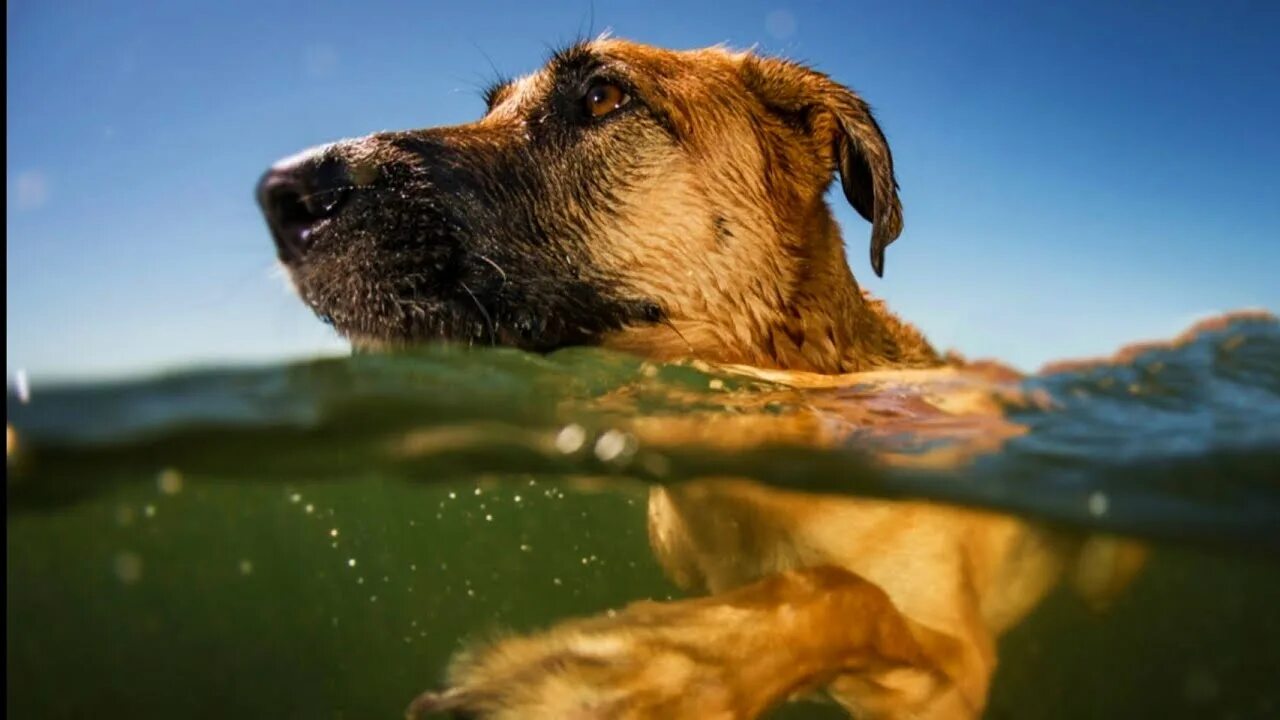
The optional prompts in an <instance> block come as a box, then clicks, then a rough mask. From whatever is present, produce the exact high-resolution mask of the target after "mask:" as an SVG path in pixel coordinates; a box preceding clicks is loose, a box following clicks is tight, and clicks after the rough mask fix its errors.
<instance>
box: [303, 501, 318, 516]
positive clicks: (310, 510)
mask: <svg viewBox="0 0 1280 720" xmlns="http://www.w3.org/2000/svg"><path fill="white" fill-rule="evenodd" d="M303 509H304V510H305V511H306V513H307V514H308V515H310V514H311V513H313V512H315V511H316V506H315V505H312V504H311V503H307V506H306V507H305V508H303Z"/></svg>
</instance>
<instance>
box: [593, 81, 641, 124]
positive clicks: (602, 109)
mask: <svg viewBox="0 0 1280 720" xmlns="http://www.w3.org/2000/svg"><path fill="white" fill-rule="evenodd" d="M630 99H631V98H630V97H629V96H628V95H627V94H626V93H625V92H623V91H622V88H620V87H618V86H617V85H614V84H613V83H597V84H595V85H592V86H591V89H590V90H588V91H587V94H586V97H584V98H582V103H583V106H584V107H586V110H587V114H588V115H590V116H591V117H593V118H598V117H604V116H605V115H608V114H609V113H611V112H613V111H614V110H617V109H618V108H620V107H622V106H623V105H626V104H627V101H629V100H630Z"/></svg>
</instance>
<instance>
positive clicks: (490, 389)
mask: <svg viewBox="0 0 1280 720" xmlns="http://www.w3.org/2000/svg"><path fill="white" fill-rule="evenodd" d="M7 406H8V407H7V413H8V421H9V426H10V442H11V448H10V455H9V468H8V469H9V473H8V482H7V499H8V509H7V520H8V525H7V533H8V552H7V556H8V569H7V581H8V592H7V599H8V603H7V610H6V613H7V616H6V620H7V625H8V633H7V637H8V640H7V653H8V655H7V659H8V676H7V679H8V686H9V692H8V694H7V700H6V705H7V708H8V710H9V711H10V712H11V713H14V714H15V716H16V717H32V718H37V717H38V718H46V717H53V718H78V717H86V716H105V717H116V716H120V717H125V716H130V717H172V716H176V715H177V716H189V717H308V718H311V717H328V718H336V717H345V718H366V717H369V718H372V717H399V716H400V713H401V712H402V710H403V707H404V704H405V702H406V701H407V700H408V699H409V698H411V697H412V696H414V695H415V694H416V693H417V692H419V691H420V690H422V689H423V688H425V687H427V686H430V685H433V684H435V683H437V682H438V681H439V680H440V677H441V672H442V668H443V665H444V663H445V662H446V661H447V659H448V657H449V655H450V654H451V653H452V652H453V651H454V650H456V649H457V647H458V646H459V643H460V642H462V641H464V640H465V639H467V638H472V637H476V636H477V635H483V634H484V633H486V632H491V631H494V630H501V629H517V630H528V629H534V628H538V627H543V626H545V625H547V624H548V623H551V622H553V621H555V620H557V619H561V618H564V617H567V616H570V615H576V614H587V613H594V612H599V611H601V610H604V609H607V608H613V607H619V606H621V605H624V604H626V603H627V602H630V601H632V600H635V599H639V598H667V597H677V596H679V593H678V591H677V590H676V589H675V588H674V587H673V586H672V585H670V583H669V582H668V581H667V580H665V579H664V578H663V576H662V574H661V572H660V570H659V569H658V567H657V565H656V563H655V562H654V560H653V559H652V558H651V557H650V554H649V550H648V544H647V538H646V535H645V502H646V493H647V487H648V484H650V483H677V482H681V481H683V480H687V479H690V478H695V477H700V476H706V475H741V476H747V477H752V478H755V479H757V480H760V481H762V482H766V483H771V484H774V485H777V486H781V487H788V488H795V489H800V490H807V491H814V492H823V493H846V494H857V495H868V496H876V497H886V498H899V497H906V498H930V499H935V500H939V501H945V502H953V503H960V504H966V505H973V506H980V507H987V508H992V509H997V510H1001V511H1006V512H1011V513H1016V514H1019V515H1022V516H1025V517H1028V518H1033V519H1035V520H1036V521H1040V522H1047V523H1051V524H1053V525H1055V526H1058V527H1061V528H1063V529H1066V530H1069V531H1072V532H1080V533H1119V534H1125V535H1131V536H1134V537H1140V538H1144V539H1146V540H1148V541H1150V542H1152V543H1153V547H1154V548H1155V552H1154V554H1153V557H1152V560H1151V562H1150V565H1149V567H1148V568H1147V570H1146V571H1145V572H1144V573H1143V574H1142V575H1141V576H1140V577H1139V579H1138V580H1137V581H1136V582H1135V584H1134V585H1133V587H1132V588H1131V589H1130V591H1129V592H1128V593H1126V594H1125V595H1123V596H1122V597H1121V598H1120V599H1119V600H1118V601H1117V602H1116V604H1115V606H1114V607H1113V608H1112V609H1111V610H1110V612H1108V613H1106V614H1104V615H1097V614H1095V613H1093V612H1092V611H1090V610H1088V609H1087V608H1086V607H1085V605H1084V604H1083V603H1082V602H1081V601H1080V600H1079V599H1078V598H1077V597H1076V596H1074V595H1073V594H1071V593H1070V592H1067V591H1061V592H1057V593H1055V594H1054V595H1053V596H1051V597H1050V598H1049V599H1048V600H1046V602H1045V603H1044V604H1043V605H1042V606H1041V607H1040V608H1039V609H1038V610H1037V611H1036V612H1035V613H1034V614H1033V616H1032V617H1031V618H1030V619H1029V620H1028V621H1027V622H1025V623H1023V624H1022V625H1021V626H1019V627H1018V628H1016V629H1015V630H1014V631H1013V632H1012V633H1011V634H1010V635H1009V636H1008V637H1006V638H1005V639H1004V640H1003V641H1002V643H1001V653H1002V663H1001V667H1000V670H999V672H998V675H997V679H996V686H995V689H994V691H993V697H992V703H991V709H990V711H989V713H988V715H989V716H990V717H998V718H1078V717H1115V718H1127V717H1197V718H1200V717H1222V718H1254V717H1257V718H1262V717H1274V716H1276V715H1277V714H1278V713H1280V689H1277V687H1276V684H1275V678H1276V677H1280V471H1278V470H1277V468H1280V327H1278V326H1277V324H1276V323H1275V321H1274V320H1270V319H1266V318H1261V317H1253V318H1249V317H1243V318H1237V319H1235V320H1233V321H1230V322H1226V321H1220V322H1216V323H1209V324H1207V325H1205V326H1204V327H1203V328H1201V329H1200V330H1199V331H1198V332H1196V333H1195V334H1194V335H1192V336H1188V337H1186V338H1183V339H1182V341H1181V342H1178V343H1174V344H1171V345H1167V346H1157V347H1150V348H1147V349H1145V350H1133V351H1131V352H1129V353H1126V354H1124V355H1123V356H1120V357H1118V358H1115V359H1114V361H1113V362H1108V363H1100V364H1094V365H1081V366H1073V367H1063V368H1059V369H1058V371H1057V372H1054V373H1051V374H1047V375H1043V376H1038V377H1033V378H1029V379H1025V380H1013V379H1009V378H1003V377H1000V376H998V374H989V375H981V376H977V375H974V374H970V375H966V374H952V375H947V374H937V373H935V374H925V375H912V374H910V373H907V374H901V373H898V374H895V373H888V374H871V375H866V376H860V377H857V378H841V379H838V380H830V379H821V378H812V377H799V376H796V377H782V376H775V375H771V374H768V373H743V372H736V371H734V370H732V369H724V368H721V369H713V368H709V367H705V366H701V365H698V364H696V363H694V364H682V365H655V364H652V363H647V362H644V361H641V360H639V359H636V358H632V357H629V356H624V355H618V354H612V353H608V352H604V351H600V350H596V349H573V350H567V351H562V352H559V353H555V354H553V355H550V356H536V355H530V354H526V353H522V352H518V351H512V350H504V349H491V348H483V349H481V348H474V349H464V348H448V347H437V348H429V349H425V350H422V351H418V352H414V353H412V354H405V355H397V356H372V355H361V356H354V357H350V358H342V359H326V360H318V361H314V362H308V363H300V364H290V365H279V366H271V367H261V368H255V369H234V370H232V369H222V370H219V369H214V370H204V371H197V372H184V373H179V374H172V375H167V376H163V377H158V378H152V379H146V380H140V381H133V382H124V383H101V384H91V385H79V386H62V387H46V388H42V387H39V386H37V387H36V388H35V389H34V391H33V393H32V395H31V397H30V398H29V400H28V401H26V402H23V401H22V400H20V399H19V398H17V397H15V396H13V395H12V394H11V395H10V396H9V398H8V403H7ZM993 407H994V408H996V409H997V410H998V412H997V413H994V414H993V413H992V412H989V411H990V410H991V408H993ZM939 408H941V410H940V409H939ZM975 409H976V410H975ZM993 418H994V420H993ZM778 715H779V716H781V717H797V718H798V717H840V715H839V714H838V713H835V712H834V711H833V710H832V709H831V708H829V707H823V706H821V705H814V704H805V705H798V706H794V707H791V708H789V709H786V710H783V711H781V712H780V713H778Z"/></svg>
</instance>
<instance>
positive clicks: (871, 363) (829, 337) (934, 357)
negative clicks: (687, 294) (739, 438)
mask: <svg viewBox="0 0 1280 720" xmlns="http://www.w3.org/2000/svg"><path fill="white" fill-rule="evenodd" d="M823 210H824V212H820V213H816V214H815V215H814V216H813V220H812V222H811V223H810V224H809V227H807V228H806V229H805V231H806V238H805V241H804V243H803V245H802V247H803V248H804V249H805V255H804V256H803V257H802V258H800V259H799V260H798V261H797V262H796V263H795V268H796V274H795V277H794V278H793V281H792V283H791V288H792V290H791V292H790V294H789V295H787V296H786V297H785V298H784V305H783V307H782V310H781V312H780V313H778V320H777V325H776V330H775V331H774V333H773V335H774V337H773V340H774V342H773V345H774V348H775V350H774V355H775V358H776V359H775V362H776V363H777V365H778V367H781V368H784V369H790V370H808V371H813V372H821V373H840V372H859V371H864V370H874V369H882V368H912V367H932V366H936V365H939V364H941V363H942V360H941V358H940V357H939V355H938V353H937V352H936V351H935V350H934V349H933V347H932V346H931V345H930V344H929V342H928V341H927V340H926V339H925V337H924V335H923V334H922V333H921V332H920V331H919V330H917V329H916V328H915V327H914V326H912V325H910V324H908V323H905V322H903V321H902V320H900V319H899V318H898V317H897V316H896V315H894V314H893V313H892V312H890V311H889V309H888V308H887V307H886V306H885V303H884V301H882V300H879V299H877V298H875V297H873V296H872V295H871V294H870V293H867V292H865V291H863V290H861V289H860V288H859V287H858V283H857V281H855V280H854V278H853V273H852V272H850V270H849V264H848V260H847V259H846V257H845V251H844V241H843V240H842V238H841V235H840V229H839V226H838V225H837V224H836V223H835V221H834V219H833V218H832V217H831V214H830V211H829V210H828V209H827V208H826V207H825V206H824V207H823Z"/></svg>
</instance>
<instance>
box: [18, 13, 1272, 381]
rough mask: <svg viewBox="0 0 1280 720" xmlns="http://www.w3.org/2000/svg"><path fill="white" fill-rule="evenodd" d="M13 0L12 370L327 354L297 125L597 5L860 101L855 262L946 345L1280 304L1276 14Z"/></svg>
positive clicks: (479, 69)
mask: <svg viewBox="0 0 1280 720" xmlns="http://www.w3.org/2000/svg"><path fill="white" fill-rule="evenodd" d="M1139 6H1145V7H1146V8H1147V9H1142V8H1140V7H1139ZM7 8H8V9H7V12H8V51H7V52H8V57H7V59H8V63H7V65H8V70H7V72H8V77H7V79H8V91H7V92H8V95H7V100H8V116H7V120H8V137H7V149H8V161H7V167H6V200H7V211H6V218H5V220H6V231H7V237H8V243H7V247H6V255H7V271H6V272H7V280H8V284H7V296H6V298H7V301H8V306H7V307H8V309H7V315H6V319H7V321H8V323H7V325H8V327H7V330H6V347H7V354H6V362H7V369H8V371H9V372H10V373H12V372H14V371H16V370H17V369H18V368H25V369H26V371H27V372H28V373H29V374H30V375H31V376H32V377H34V378H37V379H39V378H54V377H100V376H104V375H110V376H115V375H121V374H139V373H145V372H151V371H154V370H156V369H160V368H175V367H183V366H187V365H191V364H209V363H214V362H230V361H237V362H238V361H261V360H267V359H274V358H283V357H300V356H308V355H314V354H316V353H335V352H341V351H342V349H343V347H344V345H343V344H342V343H341V342H340V341H339V340H338V339H337V338H335V337H334V336H333V335H332V333H331V331H330V329H329V328H327V327H325V326H323V325H321V324H320V323H319V322H318V321H316V320H315V319H314V318H313V317H312V316H311V315H310V313H309V312H308V311H307V310H305V309H304V308H303V307H302V305H301V303H299V302H298V301H297V300H296V299H295V298H293V297H292V296H290V295H289V294H288V292H287V291H286V290H285V289H284V283H283V282H282V281H281V279H280V278H279V277H278V276H276V275H275V274H273V271H272V268H273V264H274V256H273V248H272V246H271V242H270V240H269V238H268V236H267V233H266V230H265V227H264V225H263V223H262V220H261V219H260V217H259V215H258V213H257V209H256V207H255V205H254V203H253V200H252V189H253V185H254V182H255V181H256V179H257V177H258V175H259V174H260V173H261V172H262V171H263V170H264V169H265V168H266V166H267V165H268V164H269V163H271V162H272V161H273V160H275V159H277V158H279V157H281V156H283V155H286V154H290V153H292V152H294V151H296V150H299V149H301V148H304V147H307V146H310V145H313V144H316V143H320V142H325V141H329V140H334V139H338V138H342V137H350V136H357V135H363V134H365V133H369V132H373V131H377V130H389V129H404V128H411V127H424V126H430V125H438V124H452V123H459V122H466V121H468V120H471V119H474V118H476V117H478V116H479V114H480V113H481V112H482V108H483V102H482V101H481V100H480V97H479V91H478V88H480V87H482V86H483V85H484V84H485V82H486V81H487V80H488V79H490V78H491V77H492V76H493V74H494V72H493V69H492V68H493V67H496V68H497V69H498V70H499V71H501V72H502V73H504V74H520V73H523V72H526V71H529V70H531V69H533V68H535V67H536V66H537V65H539V64H540V63H541V61H542V60H543V58H544V56H545V55H546V52H547V48H548V47H549V46H554V45H556V44H558V43H561V42H563V41H566V40H569V39H572V38H573V37H574V36H576V35H577V34H579V33H580V32H585V31H587V30H588V29H589V28H590V24H591V21H592V17H594V29H595V30H597V31H598V30H601V29H604V28H611V29H612V30H613V31H614V32H615V33H616V34H618V35H622V36H624V37H629V38H632V39H636V40H641V41H644V42H649V43H653V44H658V45H665V46H669V47H695V46H702V45H709V44H714V43H719V42H728V43H730V44H732V45H735V46H743V47H745V46H750V45H753V44H759V47H760V48H761V49H762V50H764V51H767V52H772V53H779V54H784V55H788V56H791V57H793V58H797V59H803V60H806V61H808V62H810V63H812V64H814V65H816V66H817V67H818V68H820V69H822V70H825V71H827V72H828V73H830V74H831V75H833V76H834V77H835V78H837V79H838V80H840V81H842V82H845V83H846V84H848V85H850V86H852V87H853V88H855V89H856V90H858V91H859V92H860V93H862V94H863V96H864V97H866V98H867V99H868V100H869V101H870V102H871V103H872V105H873V106H874V107H875V108H876V109H877V112H878V116H879V118H880V121H881V124H882V126H883V127H884V128H885V131H886V134H887V135H888V137H889V140H890V143H891V145H892V147H893V150H894V154H895V158H896V160H897V169H898V177H899V181H900V182H901V184H902V198H903V203H904V206H905V213H906V215H905V217H906V230H905V233H904V234H903V236H902V237H901V238H900V239H899V240H898V242H897V243H895V244H894V245H893V246H892V247H891V248H890V250H889V256H888V262H887V272H886V277H885V279H884V280H878V279H876V278H875V277H874V276H873V274H872V273H871V272H870V268H869V267H868V264H867V261H866V242H867V236H868V226H867V225H866V224H865V223H864V222H863V221H862V220H861V219H860V218H858V217H857V216H856V214H855V213H854V212H853V211H852V210H851V209H850V208H848V207H847V206H845V205H844V204H843V203H842V202H839V203H837V202H836V200H838V199H839V197H840V196H839V193H838V192H837V193H835V194H834V195H833V196H832V201H833V205H835V206H836V208H837V210H836V212H837V216H838V218H839V219H840V221H841V222H842V224H843V225H844V227H845V237H846V241H847V242H848V244H849V246H850V258H851V264H852V267H853V270H854V273H855V275H856V276H857V277H858V279H859V281H860V282H862V283H863V284H864V286H866V287H868V288H870V289H871V290H873V291H874V292H876V293H878V294H880V295H882V296H884V297H886V298H887V299H888V300H889V302H890V303H891V305H892V306H893V307H894V308H895V309H896V310H898V311H899V312H900V313H901V314H902V315H903V316H904V317H906V318H908V319H910V320H912V321H914V322H916V323H918V324H919V325H921V326H922V327H923V328H924V330H925V331H926V332H927V333H928V334H929V335H930V337H931V338H932V339H933V340H934V341H935V342H936V343H937V344H938V345H940V346H942V347H951V348H956V349H958V350H960V351H961V352H964V353H965V354H967V355H971V356H995V357H999V358H1003V359H1006V360H1009V361H1012V362H1014V363H1016V364H1018V365H1020V366H1022V367H1024V368H1028V369H1034V368H1035V367H1037V366H1038V365H1039V364H1040V363H1042V362H1044V361H1046V360H1049V359H1053V358H1059V357H1067V356H1078V355H1090V354H1096V353H1102V352H1108V351H1110V350H1111V349H1113V348H1115V347H1116V346H1117V345H1119V344H1121V343H1124V342H1127V341H1132V340H1138V339H1144V338H1151V337H1161V336H1168V335H1171V334H1173V333H1176V332H1177V331H1179V330H1181V329H1182V328H1183V327H1185V326H1186V325H1187V324H1188V323H1189V322H1191V321H1192V320H1193V319H1195V318H1196V317H1198V316H1200V315H1202V314H1205V313H1210V312H1215V311H1221V310H1227V309H1232V308H1239V307H1264V308H1268V309H1271V310H1273V311H1275V310H1277V309H1280V280H1277V275H1280V131H1278V130H1277V128H1280V79H1278V78H1280V49H1277V46H1276V37H1280V3H1274V2H1265V1H1262V2H1224V3H1208V2H1187V3H1178V2H1171V3H1120V2H1076V3H1040V2H1022V3H1009V4H1002V3H996V2H991V3H951V2H936V3H917V2H901V3H885V2H848V3H835V2H790V3H788V2H780V1H778V0H773V1H771V2H735V3H732V4H730V3H725V2H723V1H721V2H705V3H703V2H693V1H691V0H686V1H683V2H678V3H644V4H641V3H634V4H633V3H617V2H609V1H607V0H594V2H592V1H591V0H573V1H571V2H492V3H491V2H482V1H479V0H476V1H474V2H467V3H435V2H412V3H408V2H406V3H389V2H380V1H373V0H369V1H363V2H350V1H348V2H341V3H330V2H322V1H319V0H316V1H312V2H287V3H286V2H275V1H271V0H260V1H253V2H244V1H240V0H225V1H223V2H208V3H196V2H188V1H184V0H175V1H174V2H168V3H159V2H142V1H141V0H137V1H135V2H129V3H125V2H111V1H107V0H97V1H93V0H79V1H76V0H69V1H67V2H56V3H54V2H44V1H42V0H10V1H9V3H8V6H7ZM1156 8H1158V9H1156Z"/></svg>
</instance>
